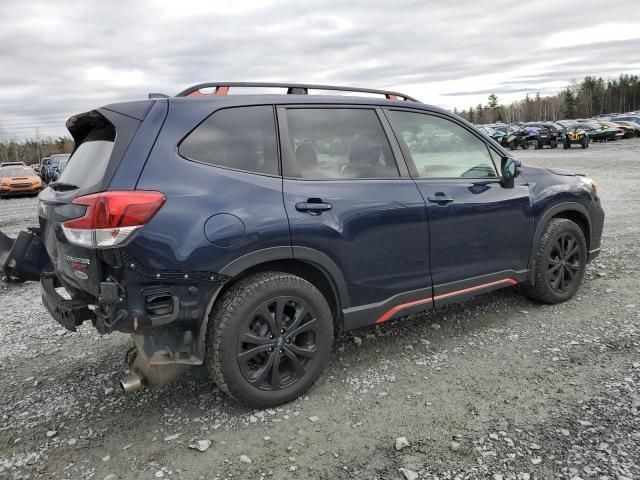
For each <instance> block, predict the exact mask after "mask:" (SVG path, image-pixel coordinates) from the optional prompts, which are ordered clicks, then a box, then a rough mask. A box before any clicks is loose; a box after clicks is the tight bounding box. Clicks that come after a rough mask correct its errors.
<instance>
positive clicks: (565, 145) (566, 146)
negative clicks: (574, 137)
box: [562, 140, 571, 150]
mask: <svg viewBox="0 0 640 480" xmlns="http://www.w3.org/2000/svg"><path fill="white" fill-rule="evenodd" d="M562 148H564V149H565V150H567V149H569V148H571V143H570V142H569V140H565V141H564V142H563V143H562Z"/></svg>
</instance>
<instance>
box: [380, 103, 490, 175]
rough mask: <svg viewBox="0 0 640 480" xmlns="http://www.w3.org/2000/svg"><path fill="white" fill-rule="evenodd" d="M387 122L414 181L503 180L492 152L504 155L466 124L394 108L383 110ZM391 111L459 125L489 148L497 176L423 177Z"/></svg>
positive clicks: (408, 109) (445, 117)
mask: <svg viewBox="0 0 640 480" xmlns="http://www.w3.org/2000/svg"><path fill="white" fill-rule="evenodd" d="M382 111H383V113H384V115H385V117H386V119H387V122H388V123H389V125H390V127H391V129H392V130H393V133H394V136H395V138H396V140H397V142H398V144H399V146H400V150H401V151H402V155H403V156H404V158H405V161H406V163H407V167H408V168H409V173H410V175H411V177H412V178H413V179H414V180H423V181H424V180H449V181H450V180H459V181H461V182H465V181H466V182H468V181H469V180H481V181H485V182H499V181H500V180H501V179H502V169H501V167H499V166H497V165H496V164H495V161H494V158H493V155H492V152H494V153H496V154H497V155H498V157H502V156H503V155H502V153H501V152H499V151H497V150H495V149H494V148H493V146H492V145H490V144H488V143H487V142H486V141H485V139H484V138H482V137H481V136H480V135H478V133H477V132H475V131H473V130H472V129H470V128H469V127H468V126H467V125H465V124H464V123H461V122H459V121H457V120H456V119H455V118H453V117H450V116H448V115H443V114H442V113H440V112H431V111H427V110H418V109H413V108H397V107H392V108H388V107H387V108H383V109H382ZM390 111H398V112H408V113H418V114H421V115H429V116H432V117H437V118H441V119H444V120H449V121H450V122H453V123H454V124H456V125H458V126H459V127H461V128H463V129H464V130H465V131H467V132H469V133H471V134H472V135H473V136H474V137H476V138H477V139H478V140H479V141H481V142H482V143H483V144H484V145H485V147H486V148H487V153H488V155H489V158H490V159H491V163H492V164H493V165H494V167H495V169H496V172H497V176H496V177H421V176H420V174H419V172H418V169H417V168H416V165H415V162H414V161H413V157H412V155H411V152H410V151H409V147H407V144H406V142H405V141H404V137H403V136H402V132H399V131H398V129H397V128H396V127H394V125H393V123H392V122H391V119H390V118H389V112H390Z"/></svg>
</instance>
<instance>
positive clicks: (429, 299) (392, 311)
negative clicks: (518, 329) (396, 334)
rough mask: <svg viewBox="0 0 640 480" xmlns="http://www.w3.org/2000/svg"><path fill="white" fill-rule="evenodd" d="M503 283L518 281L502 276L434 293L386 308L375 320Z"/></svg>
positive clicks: (382, 319)
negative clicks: (499, 278)
mask: <svg viewBox="0 0 640 480" xmlns="http://www.w3.org/2000/svg"><path fill="white" fill-rule="evenodd" d="M503 283H510V284H511V285H517V284H518V281H517V280H516V279H514V278H503V279H502V280H496V281H494V282H489V283H482V284H480V285H475V286H473V287H469V288H463V289H462V290H456V291H454V292H449V293H442V294H440V295H436V296H434V297H427V298H422V299H420V300H414V301H413V302H408V303H402V304H400V305H396V306H395V307H393V308H391V309H389V310H387V311H386V312H385V313H383V314H382V316H380V318H378V320H376V323H383V322H386V321H387V320H389V319H390V318H391V317H393V316H394V315H395V314H396V313H398V312H400V311H401V310H404V309H405V308H409V307H415V306H416V305H423V304H425V303H429V302H433V301H435V300H440V299H443V298H449V297H453V296H455V295H461V294H463V293H468V292H473V291H475V290H482V289H483V288H487V287H493V286H496V285H501V284H503Z"/></svg>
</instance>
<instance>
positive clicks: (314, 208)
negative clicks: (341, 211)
mask: <svg viewBox="0 0 640 480" xmlns="http://www.w3.org/2000/svg"><path fill="white" fill-rule="evenodd" d="M331 207H332V205H331V204H330V203H325V202H309V201H306V202H298V203H296V210H297V211H299V212H306V213H310V214H311V215H320V214H321V213H322V212H326V211H327V210H331Z"/></svg>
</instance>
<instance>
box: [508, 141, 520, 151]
mask: <svg viewBox="0 0 640 480" xmlns="http://www.w3.org/2000/svg"><path fill="white" fill-rule="evenodd" d="M516 148H518V146H517V145H516V142H515V140H513V141H511V142H509V150H515V149H516Z"/></svg>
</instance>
